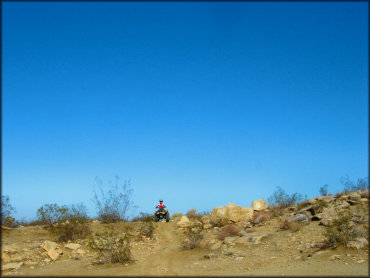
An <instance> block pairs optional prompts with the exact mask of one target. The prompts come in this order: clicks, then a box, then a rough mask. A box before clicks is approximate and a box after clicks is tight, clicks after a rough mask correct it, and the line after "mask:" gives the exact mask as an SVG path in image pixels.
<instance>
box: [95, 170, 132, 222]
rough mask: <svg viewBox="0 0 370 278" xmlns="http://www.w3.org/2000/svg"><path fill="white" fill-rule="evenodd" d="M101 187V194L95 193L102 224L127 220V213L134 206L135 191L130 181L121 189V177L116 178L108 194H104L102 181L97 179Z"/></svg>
mask: <svg viewBox="0 0 370 278" xmlns="http://www.w3.org/2000/svg"><path fill="white" fill-rule="evenodd" d="M96 182H97V183H98V186H99V194H98V193H97V192H96V191H95V192H94V202H95V205H96V208H97V210H98V219H99V220H100V221H101V222H102V223H114V222H118V221H122V220H123V221H125V220H127V212H128V210H129V209H130V208H132V207H133V206H134V204H133V201H132V194H133V189H131V183H130V180H128V181H125V182H124V184H123V185H122V186H121V187H119V186H118V183H119V177H118V176H116V177H115V183H114V185H112V186H111V188H110V189H109V190H108V192H107V193H105V192H104V190H103V186H102V184H103V183H102V181H101V180H99V179H98V178H96Z"/></svg>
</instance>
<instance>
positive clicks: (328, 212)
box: [316, 207, 337, 219]
mask: <svg viewBox="0 0 370 278" xmlns="http://www.w3.org/2000/svg"><path fill="white" fill-rule="evenodd" d="M316 216H317V217H318V218H319V219H333V218H335V217H337V212H336V211H335V209H334V208H333V207H330V208H325V209H324V210H323V212H321V213H318V214H317V215H316Z"/></svg>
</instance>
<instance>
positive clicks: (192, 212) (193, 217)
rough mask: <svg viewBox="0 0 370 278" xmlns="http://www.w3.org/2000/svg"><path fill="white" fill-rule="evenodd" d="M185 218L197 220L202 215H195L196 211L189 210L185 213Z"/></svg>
mask: <svg viewBox="0 0 370 278" xmlns="http://www.w3.org/2000/svg"><path fill="white" fill-rule="evenodd" d="M186 216H187V217H188V218H189V219H190V220H199V221H200V219H201V218H202V214H200V213H197V210H196V209H191V210H189V211H188V212H187V213H186Z"/></svg>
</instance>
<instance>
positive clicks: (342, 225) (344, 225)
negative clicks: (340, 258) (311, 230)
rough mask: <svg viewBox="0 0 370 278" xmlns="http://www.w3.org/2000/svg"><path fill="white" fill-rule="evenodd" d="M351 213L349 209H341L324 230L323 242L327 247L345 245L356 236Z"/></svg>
mask: <svg viewBox="0 0 370 278" xmlns="http://www.w3.org/2000/svg"><path fill="white" fill-rule="evenodd" d="M351 219H352V214H351V212H349V211H341V212H339V213H338V217H337V218H336V219H334V220H333V222H332V223H331V224H329V226H327V227H326V229H325V230H324V236H325V243H326V245H327V246H329V247H334V248H335V247H337V246H339V245H343V246H346V245H347V244H348V242H349V241H350V240H353V239H354V238H355V237H356V236H357V229H356V226H355V225H354V224H353V222H352V221H351Z"/></svg>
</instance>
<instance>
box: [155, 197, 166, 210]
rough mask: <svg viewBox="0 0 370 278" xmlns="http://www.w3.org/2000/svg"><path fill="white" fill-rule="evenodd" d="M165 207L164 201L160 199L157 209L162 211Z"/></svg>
mask: <svg viewBox="0 0 370 278" xmlns="http://www.w3.org/2000/svg"><path fill="white" fill-rule="evenodd" d="M165 207H166V206H165V205H164V204H163V200H162V199H159V204H158V205H157V206H156V207H155V208H158V209H159V210H160V209H164V208H165Z"/></svg>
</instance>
